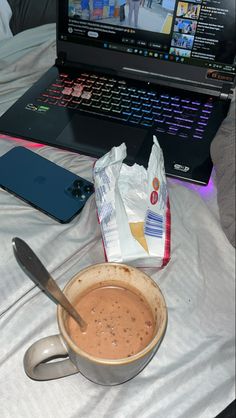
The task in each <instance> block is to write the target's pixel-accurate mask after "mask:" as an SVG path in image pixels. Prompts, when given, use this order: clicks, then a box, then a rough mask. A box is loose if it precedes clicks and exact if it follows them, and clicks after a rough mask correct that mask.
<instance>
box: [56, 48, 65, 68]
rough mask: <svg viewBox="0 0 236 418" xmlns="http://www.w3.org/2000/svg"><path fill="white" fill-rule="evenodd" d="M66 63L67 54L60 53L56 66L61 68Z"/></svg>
mask: <svg viewBox="0 0 236 418" xmlns="http://www.w3.org/2000/svg"><path fill="white" fill-rule="evenodd" d="M65 62H66V52H62V51H61V52H59V54H58V56H57V58H56V61H55V64H56V65H59V66H63V65H64V64H65Z"/></svg>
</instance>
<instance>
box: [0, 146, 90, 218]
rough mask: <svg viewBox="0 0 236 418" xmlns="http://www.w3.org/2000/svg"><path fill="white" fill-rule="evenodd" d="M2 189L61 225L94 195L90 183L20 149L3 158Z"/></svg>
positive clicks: (0, 169)
mask: <svg viewBox="0 0 236 418" xmlns="http://www.w3.org/2000/svg"><path fill="white" fill-rule="evenodd" d="M0 186H1V187H2V188H3V189H5V190H7V191H8V192H10V193H12V194H14V195H15V196H17V197H19V198H20V199H23V200H24V201H25V202H27V203H29V204H30V205H31V206H33V207H35V208H36V209H38V210H40V211H42V212H44V213H45V214H47V215H49V216H51V217H53V218H54V219H56V220H57V221H59V222H62V223H66V222H69V221H70V220H71V219H72V218H74V217H75V216H76V215H77V214H78V213H79V212H80V211H81V210H82V208H83V207H84V205H85V203H86V201H87V199H88V198H89V197H90V196H91V194H92V193H93V192H94V188H93V184H92V183H90V182H89V181H87V180H85V179H83V178H82V177H79V176H77V175H76V174H73V173H71V172H70V171H68V170H66V169H65V168H63V167H61V166H59V165H57V164H55V163H53V162H51V161H49V160H48V159H46V158H44V157H41V156H40V155H38V154H36V153H35V152H33V151H30V150H29V149H27V148H24V147H21V146H17V147H15V148H12V149H11V150H10V151H8V152H7V153H6V154H4V155H3V156H2V157H0Z"/></svg>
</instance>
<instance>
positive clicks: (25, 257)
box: [12, 237, 87, 331]
mask: <svg viewBox="0 0 236 418" xmlns="http://www.w3.org/2000/svg"><path fill="white" fill-rule="evenodd" d="M12 244H13V251H14V254H15V257H16V259H17V261H18V263H19V265H20V266H21V268H22V269H23V270H24V272H25V273H26V274H27V275H28V276H29V278H30V279H31V280H32V281H33V282H34V283H36V284H37V285H38V286H39V287H40V288H41V289H42V290H44V291H45V292H46V294H47V296H49V297H50V299H52V300H53V302H55V303H56V304H57V303H59V304H60V305H62V307H63V308H64V309H65V310H66V311H67V312H68V313H69V314H70V315H71V316H72V317H73V318H74V319H75V320H76V322H78V324H79V325H80V327H81V330H83V331H84V330H85V329H86V327H87V324H86V322H85V321H84V320H83V318H81V316H80V315H79V314H78V312H77V311H76V310H75V309H74V307H73V306H72V305H71V303H70V302H69V300H68V299H67V298H66V296H65V295H64V293H63V292H62V291H61V289H60V288H59V286H58V285H57V283H56V282H55V280H54V279H53V278H52V277H51V275H50V274H49V272H48V271H47V269H46V268H45V267H44V265H43V264H42V262H41V261H40V260H39V258H38V257H37V256H36V254H35V253H34V252H33V250H32V249H31V248H30V247H29V246H28V244H26V242H25V241H23V240H22V239H21V238H17V237H15V238H13V239H12Z"/></svg>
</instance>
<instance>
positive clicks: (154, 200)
mask: <svg viewBox="0 0 236 418" xmlns="http://www.w3.org/2000/svg"><path fill="white" fill-rule="evenodd" d="M157 201H158V193H157V192H156V191H153V192H152V193H151V196H150V202H151V204H152V205H155V204H156V203H157Z"/></svg>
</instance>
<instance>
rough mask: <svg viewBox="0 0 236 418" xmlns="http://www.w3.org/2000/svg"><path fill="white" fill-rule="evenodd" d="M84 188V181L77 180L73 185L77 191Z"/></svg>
mask: <svg viewBox="0 0 236 418" xmlns="http://www.w3.org/2000/svg"><path fill="white" fill-rule="evenodd" d="M82 186H83V181H82V180H78V179H77V180H75V181H74V183H73V187H74V188H76V189H80V187H82Z"/></svg>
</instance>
